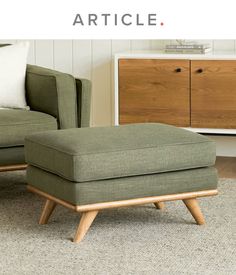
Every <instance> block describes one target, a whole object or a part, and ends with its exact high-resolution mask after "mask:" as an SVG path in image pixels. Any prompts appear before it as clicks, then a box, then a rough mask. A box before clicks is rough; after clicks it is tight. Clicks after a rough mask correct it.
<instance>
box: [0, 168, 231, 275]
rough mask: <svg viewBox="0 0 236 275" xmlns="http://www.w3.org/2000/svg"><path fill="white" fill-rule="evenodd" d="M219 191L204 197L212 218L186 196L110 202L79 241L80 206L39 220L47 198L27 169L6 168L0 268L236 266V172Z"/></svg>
mask: <svg viewBox="0 0 236 275" xmlns="http://www.w3.org/2000/svg"><path fill="white" fill-rule="evenodd" d="M219 191H220V195H219V196H216V197H212V198H208V199H207V198H203V199H201V200H200V205H201V207H202V211H203V213H204V215H205V218H206V221H207V225H204V226H197V225H196V224H195V223H194V221H193V218H192V217H191V215H190V214H189V212H188V211H187V209H186V207H185V206H184V205H183V203H182V202H181V201H180V202H170V203H166V209H165V210H163V211H160V210H157V209H155V208H154V206H153V205H145V206H142V207H134V208H123V209H118V210H107V211H103V212H101V213H100V214H99V215H98V217H97V218H96V220H95V221H94V223H93V225H92V227H91V229H90V231H89V232H88V234H87V235H86V237H85V239H84V240H83V241H82V242H81V243H80V244H74V243H72V242H71V238H72V237H73V235H74V233H75V230H76V227H77V225H78V222H79V218H80V216H79V214H76V213H73V212H71V211H69V210H67V209H65V208H63V207H60V206H59V207H58V208H56V210H55V212H54V215H53V216H52V217H51V219H50V222H49V224H48V225H44V226H40V225H38V224H37V222H38V218H39V215H40V212H41V208H42V205H43V201H42V199H40V198H39V197H37V196H36V195H33V194H31V193H28V192H27V191H26V186H25V172H9V173H0V274H11V275H12V274H50V275H51V274H67V275H69V274H82V275H83V274H86V275H89V274H96V275H100V274H102V275H106V274H109V275H110V274H135V275H136V274H138V275H139V274H148V275H149V274H151V275H152V274H214V275H216V274H223V275H224V274H236V251H235V249H236V213H235V212H236V180H231V179H227V180H224V179H222V180H221V181H220V184H219Z"/></svg>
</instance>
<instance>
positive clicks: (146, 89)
mask: <svg viewBox="0 0 236 275" xmlns="http://www.w3.org/2000/svg"><path fill="white" fill-rule="evenodd" d="M189 63H190V61H188V60H158V59H120V60H119V123H120V124H126V123H140V122H161V123H167V124H172V125H176V126H189V125H190V95H189V94H190V91H189V88H190V87H189V86H190V85H189V77H190V73H189Z"/></svg>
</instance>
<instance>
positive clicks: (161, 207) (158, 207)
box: [154, 201, 165, 209]
mask: <svg viewBox="0 0 236 275" xmlns="http://www.w3.org/2000/svg"><path fill="white" fill-rule="evenodd" d="M154 205H155V206H156V208H157V209H164V208H165V204H164V202H162V201H159V202H154Z"/></svg>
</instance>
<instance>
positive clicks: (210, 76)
mask: <svg viewBox="0 0 236 275" xmlns="http://www.w3.org/2000/svg"><path fill="white" fill-rule="evenodd" d="M199 69H201V70H202V72H201V73H199ZM191 126H192V127H200V128H225V129H231V128H236V61H232V60H194V61H191Z"/></svg>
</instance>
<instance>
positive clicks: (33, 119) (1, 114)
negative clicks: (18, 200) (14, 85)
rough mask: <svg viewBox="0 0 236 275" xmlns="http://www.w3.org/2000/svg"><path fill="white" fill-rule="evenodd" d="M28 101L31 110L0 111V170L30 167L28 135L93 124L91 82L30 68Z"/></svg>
mask: <svg viewBox="0 0 236 275" xmlns="http://www.w3.org/2000/svg"><path fill="white" fill-rule="evenodd" d="M26 99H27V104H28V106H29V107H30V110H21V109H20V110H19V109H9V110H7V109H0V132H1V134H0V171H9V170H17V169H23V168H25V167H26V165H25V158H24V138H25V136H26V135H28V134H31V133H33V132H39V131H46V130H53V129H67V128H77V127H89V125H90V123H89V121H90V100H91V82H90V81H89V80H86V79H75V78H74V77H73V76H72V75H69V74H65V73H61V72H57V71H54V70H50V69H46V68H42V67H38V66H34V65H28V66H27V73H26Z"/></svg>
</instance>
